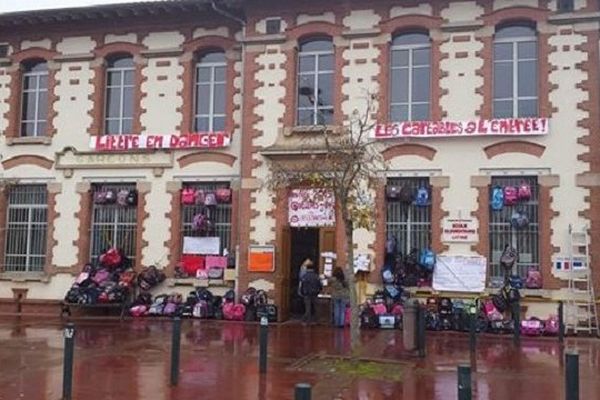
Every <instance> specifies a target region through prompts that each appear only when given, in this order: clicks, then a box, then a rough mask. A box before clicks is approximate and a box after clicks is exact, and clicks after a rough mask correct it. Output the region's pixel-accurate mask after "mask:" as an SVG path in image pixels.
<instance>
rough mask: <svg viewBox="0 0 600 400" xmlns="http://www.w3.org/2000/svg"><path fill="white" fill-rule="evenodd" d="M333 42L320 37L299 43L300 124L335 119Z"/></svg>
mask: <svg viewBox="0 0 600 400" xmlns="http://www.w3.org/2000/svg"><path fill="white" fill-rule="evenodd" d="M333 68H334V57H333V43H332V42H331V40H329V39H318V40H311V41H309V42H304V43H303V44H301V45H300V51H299V54H298V116H297V117H298V125H327V124H331V123H332V122H333Z"/></svg>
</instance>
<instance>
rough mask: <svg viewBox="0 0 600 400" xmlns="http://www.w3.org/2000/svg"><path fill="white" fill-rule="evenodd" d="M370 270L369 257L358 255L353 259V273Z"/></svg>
mask: <svg viewBox="0 0 600 400" xmlns="http://www.w3.org/2000/svg"><path fill="white" fill-rule="evenodd" d="M370 270H371V257H370V256H369V255H368V254H359V255H357V256H356V257H354V273H356V272H358V271H365V272H369V271H370Z"/></svg>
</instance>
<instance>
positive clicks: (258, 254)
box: [248, 246, 275, 272]
mask: <svg viewBox="0 0 600 400" xmlns="http://www.w3.org/2000/svg"><path fill="white" fill-rule="evenodd" d="M273 271H275V246H250V247H249V248H248V272H273Z"/></svg>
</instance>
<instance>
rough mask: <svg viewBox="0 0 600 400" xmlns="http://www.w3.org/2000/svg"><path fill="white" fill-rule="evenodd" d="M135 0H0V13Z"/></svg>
mask: <svg viewBox="0 0 600 400" xmlns="http://www.w3.org/2000/svg"><path fill="white" fill-rule="evenodd" d="M135 1H136V0H125V1H124V0H0V13H5V12H13V11H26V10H42V9H49V8H65V7H78V6H89V5H97V4H112V3H130V2H135ZM137 1H139V0H137ZM146 1H147V0H146ZM150 1H152V0H150ZM154 1H156V0H154Z"/></svg>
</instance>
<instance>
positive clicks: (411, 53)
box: [388, 32, 432, 122]
mask: <svg viewBox="0 0 600 400" xmlns="http://www.w3.org/2000/svg"><path fill="white" fill-rule="evenodd" d="M413 34H421V35H423V36H427V37H428V39H429V40H428V43H427V44H425V43H419V44H397V45H395V44H394V43H393V42H394V39H395V38H398V37H401V36H404V35H413ZM423 49H428V50H429V62H428V64H427V65H426V66H425V65H418V66H414V65H413V57H414V52H415V50H423ZM431 50H432V46H431V37H430V36H429V34H427V33H424V32H403V33H399V34H397V35H394V37H393V38H392V42H391V43H390V66H389V68H390V79H389V81H388V85H389V92H390V101H389V108H388V112H389V113H390V117H391V116H392V108H393V107H395V106H407V108H408V115H407V117H408V118H407V119H406V121H413V105H423V104H426V105H427V114H428V118H431V84H432V82H431V69H432V65H431V64H432V63H431ZM394 51H398V52H400V51H408V65H407V66H406V67H404V66H393V65H392V62H391V60H392V59H393V53H394ZM415 68H417V69H424V68H428V69H429V93H428V101H427V102H421V101H417V102H415V101H413V99H412V98H413V74H414V70H415ZM402 69H407V70H408V88H407V90H408V95H407V99H408V101H407V102H406V103H403V102H399V103H394V102H393V101H392V98H393V93H394V88H393V85H392V76H393V73H394V70H402ZM394 122H401V121H394Z"/></svg>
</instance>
